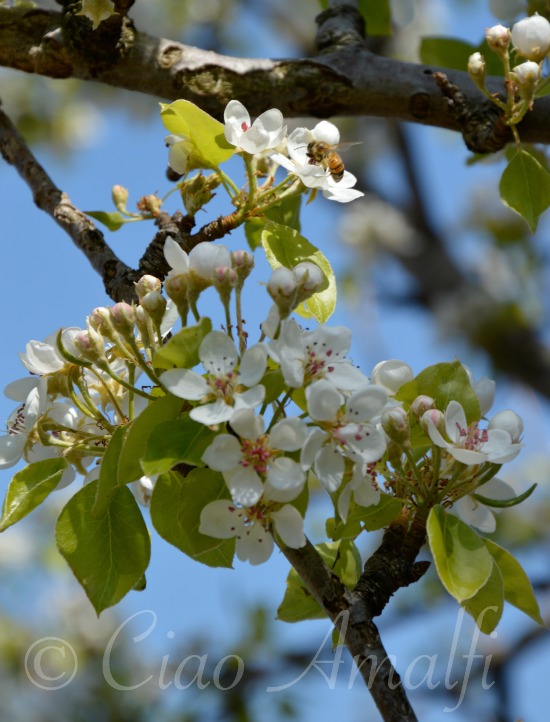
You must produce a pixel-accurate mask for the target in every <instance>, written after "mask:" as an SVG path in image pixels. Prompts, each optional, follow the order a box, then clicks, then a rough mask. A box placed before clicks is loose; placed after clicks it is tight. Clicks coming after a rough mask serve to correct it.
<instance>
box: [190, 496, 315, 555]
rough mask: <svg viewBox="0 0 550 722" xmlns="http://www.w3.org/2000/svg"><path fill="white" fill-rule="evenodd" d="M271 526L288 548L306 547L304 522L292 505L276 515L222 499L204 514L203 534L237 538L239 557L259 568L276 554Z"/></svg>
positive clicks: (202, 516) (202, 518) (259, 507)
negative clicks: (273, 552) (273, 553)
mask: <svg viewBox="0 0 550 722" xmlns="http://www.w3.org/2000/svg"><path fill="white" fill-rule="evenodd" d="M271 525H273V526H274V527H275V531H276V532H277V534H278V535H279V537H280V538H281V540H282V541H283V543H284V544H286V545H287V546H289V547H291V548H293V549H299V548H300V547H303V546H304V545H305V543H306V538H305V535H304V521H303V519H302V517H301V516H300V513H299V512H298V510H297V509H296V508H295V507H293V506H291V505H290V504H285V505H284V506H282V507H281V508H280V509H278V510H276V511H273V510H271V509H270V508H269V506H268V505H266V506H264V505H262V504H258V505H257V506H252V507H248V508H246V507H239V506H237V505H235V504H234V502H232V501H230V500H227V499H218V500H216V501H212V502H210V503H209V504H207V505H206V506H205V507H204V509H203V510H202V512H201V518H200V525H199V532H200V533H201V534H206V535H208V536H212V537H214V538H215V539H231V538H233V537H236V540H237V541H236V545H235V551H236V553H237V557H238V558H239V559H240V560H241V561H243V562H244V561H249V562H250V563H251V564H253V565H257V564H262V563H263V562H265V561H267V560H268V559H269V557H270V556H271V553H272V551H273V547H274V542H273V537H272V535H271V533H270V528H271Z"/></svg>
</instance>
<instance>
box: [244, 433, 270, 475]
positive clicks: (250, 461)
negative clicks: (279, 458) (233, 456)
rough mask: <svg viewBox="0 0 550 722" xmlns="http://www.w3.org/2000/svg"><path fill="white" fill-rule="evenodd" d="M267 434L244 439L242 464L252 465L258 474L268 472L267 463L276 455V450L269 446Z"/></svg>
mask: <svg viewBox="0 0 550 722" xmlns="http://www.w3.org/2000/svg"><path fill="white" fill-rule="evenodd" d="M267 441H268V437H267V434H264V435H263V436H259V437H258V438H257V439H254V440H252V439H243V441H242V446H241V452H242V455H243V456H242V459H241V462H240V463H241V465H242V466H244V467H245V468H248V467H249V466H251V467H252V468H253V469H254V471H255V472H257V473H258V474H265V473H266V472H267V464H268V462H269V460H270V459H271V458H272V457H273V456H274V452H273V450H272V449H270V448H269V446H268V444H267Z"/></svg>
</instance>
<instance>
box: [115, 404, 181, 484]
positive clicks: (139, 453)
mask: <svg viewBox="0 0 550 722" xmlns="http://www.w3.org/2000/svg"><path fill="white" fill-rule="evenodd" d="M183 403H184V402H183V401H182V399H179V398H177V396H172V394H167V395H166V396H161V397H160V398H158V399H157V400H156V401H151V402H150V403H149V406H148V407H147V408H146V409H144V410H143V411H142V412H141V414H140V415H139V416H137V417H136V418H135V419H134V420H133V421H132V422H131V424H130V425H129V428H128V432H127V436H126V441H125V442H124V444H123V446H122V451H121V453H120V458H119V462H118V483H119V484H128V483H129V482H130V481H136V480H137V479H139V478H140V477H141V476H143V469H142V466H141V458H142V457H143V452H144V451H145V448H146V446H147V441H148V439H149V436H150V435H151V434H152V433H153V430H154V429H155V427H156V426H158V424H160V423H162V422H163V421H170V420H171V419H176V418H177V417H178V416H179V415H180V413H181V408H182V405H183Z"/></svg>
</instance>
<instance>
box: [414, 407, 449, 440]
mask: <svg viewBox="0 0 550 722" xmlns="http://www.w3.org/2000/svg"><path fill="white" fill-rule="evenodd" d="M428 424H433V425H434V426H435V428H436V429H437V430H438V431H439V433H440V434H444V433H445V415H444V413H443V412H442V411H440V410H439V409H429V410H428V411H426V412H424V414H423V415H422V416H421V418H420V426H421V427H422V428H423V430H424V431H425V432H426V433H428Z"/></svg>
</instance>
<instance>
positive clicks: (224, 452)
mask: <svg viewBox="0 0 550 722" xmlns="http://www.w3.org/2000/svg"><path fill="white" fill-rule="evenodd" d="M229 423H230V426H231V428H232V429H233V431H234V432H235V434H237V436H235V435H234V434H219V435H218V436H216V437H215V438H214V440H213V442H212V443H211V444H210V446H209V447H208V448H207V449H206V451H205V452H204V454H203V457H202V460H203V461H204V462H205V464H207V465H208V466H209V467H210V468H211V469H213V470H214V471H221V472H222V474H223V477H224V479H225V483H226V484H227V487H228V488H229V491H230V492H231V497H232V499H233V501H235V502H236V503H238V504H242V505H243V506H246V507H250V506H253V505H254V504H256V503H258V502H259V500H260V499H261V498H262V497H263V496H264V495H265V490H266V486H265V485H264V482H265V484H267V485H269V492H270V493H269V497H270V498H271V499H273V500H275V501H291V500H292V499H295V498H296V497H297V496H298V494H299V493H300V492H301V491H302V489H303V487H304V484H305V480H306V476H305V472H304V470H303V469H302V468H301V466H300V464H298V463H297V462H295V461H294V460H293V459H291V458H289V457H287V456H284V455H283V454H282V452H285V451H288V452H293V451H298V450H299V449H301V448H302V446H303V444H304V442H305V439H306V435H307V427H306V425H305V423H304V422H303V421H302V420H301V419H296V418H289V419H282V420H281V421H279V422H277V423H276V424H275V425H274V426H273V428H272V429H271V431H270V432H269V434H266V433H264V419H263V417H261V416H255V415H254V412H253V411H251V410H249V409H243V410H241V411H238V412H236V413H235V414H234V415H233V418H232V419H231V421H230V422H229Z"/></svg>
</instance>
